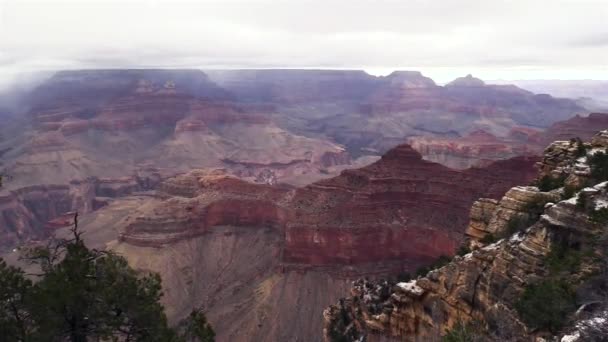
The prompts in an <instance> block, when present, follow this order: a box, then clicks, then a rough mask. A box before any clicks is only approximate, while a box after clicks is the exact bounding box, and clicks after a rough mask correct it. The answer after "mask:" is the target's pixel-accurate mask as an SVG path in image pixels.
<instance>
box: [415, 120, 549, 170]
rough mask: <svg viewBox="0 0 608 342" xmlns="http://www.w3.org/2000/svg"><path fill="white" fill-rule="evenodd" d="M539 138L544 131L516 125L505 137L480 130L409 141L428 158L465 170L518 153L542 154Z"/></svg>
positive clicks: (523, 154) (518, 154)
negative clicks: (459, 134) (462, 134)
mask: <svg viewBox="0 0 608 342" xmlns="http://www.w3.org/2000/svg"><path fill="white" fill-rule="evenodd" d="M540 140H541V131H538V130H534V129H529V128H524V127H514V128H513V129H512V130H511V131H510V132H509V136H508V137H504V138H499V137H497V136H495V135H493V134H490V133H488V132H486V131H483V130H478V131H474V132H471V133H469V134H468V135H466V136H464V137H453V138H449V137H425V136H419V137H412V138H409V139H408V143H409V144H411V145H412V147H413V148H414V149H415V150H416V151H418V152H420V154H422V156H423V157H424V159H426V160H430V161H433V162H436V163H441V164H443V165H446V166H448V167H450V168H454V169H466V168H469V167H473V166H483V165H487V164H489V163H491V162H493V161H497V160H504V159H509V158H513V157H516V156H525V155H539V154H540V153H541V152H542V148H543V147H541V144H540Z"/></svg>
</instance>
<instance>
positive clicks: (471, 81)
mask: <svg viewBox="0 0 608 342" xmlns="http://www.w3.org/2000/svg"><path fill="white" fill-rule="evenodd" d="M485 85H486V84H485V82H484V81H482V80H480V79H479V78H476V77H473V76H472V75H471V74H468V75H466V76H465V77H459V78H457V79H455V80H453V81H452V82H450V83H448V84H447V86H448V87H483V86H485Z"/></svg>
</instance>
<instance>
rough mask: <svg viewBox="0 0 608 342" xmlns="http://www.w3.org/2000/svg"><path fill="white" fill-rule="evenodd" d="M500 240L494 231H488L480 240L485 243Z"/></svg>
mask: <svg viewBox="0 0 608 342" xmlns="http://www.w3.org/2000/svg"><path fill="white" fill-rule="evenodd" d="M496 241H498V238H497V237H496V236H494V234H492V233H488V234H486V235H485V236H484V237H483V238H481V240H479V242H481V243H483V244H486V245H488V244H491V243H494V242H496Z"/></svg>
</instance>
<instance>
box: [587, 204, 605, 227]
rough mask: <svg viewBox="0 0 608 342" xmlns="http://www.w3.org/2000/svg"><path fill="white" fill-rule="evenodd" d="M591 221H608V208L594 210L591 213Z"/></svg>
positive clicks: (600, 222)
mask: <svg viewBox="0 0 608 342" xmlns="http://www.w3.org/2000/svg"><path fill="white" fill-rule="evenodd" d="M589 218H590V219H591V222H593V223H598V224H606V223H608V208H601V209H597V210H593V211H592V212H591V214H590V215H589Z"/></svg>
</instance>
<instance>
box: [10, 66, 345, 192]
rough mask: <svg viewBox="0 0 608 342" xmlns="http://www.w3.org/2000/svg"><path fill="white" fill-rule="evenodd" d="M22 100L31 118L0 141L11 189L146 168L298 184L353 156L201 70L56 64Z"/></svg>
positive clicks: (122, 174) (167, 173) (26, 115)
mask: <svg viewBox="0 0 608 342" xmlns="http://www.w3.org/2000/svg"><path fill="white" fill-rule="evenodd" d="M24 101H26V102H27V103H29V104H30V108H29V110H28V111H27V112H26V113H23V114H22V115H21V116H22V117H23V120H24V121H26V122H24V123H23V124H22V125H21V126H20V129H15V130H12V131H7V132H6V133H5V132H4V131H3V135H4V136H5V138H3V139H1V140H0V151H1V152H2V160H1V163H0V172H2V174H5V175H8V176H10V179H11V181H10V182H7V183H6V184H5V187H8V188H10V189H12V190H15V189H18V188H20V187H25V186H31V185H41V184H68V183H69V182H71V181H73V180H83V179H86V178H87V177H109V178H120V177H125V176H128V175H131V174H134V173H137V172H140V171H142V170H145V169H146V168H149V167H156V168H159V169H161V171H162V173H163V176H165V177H166V176H172V175H175V174H177V173H179V172H184V171H187V170H190V169H192V168H200V167H227V168H232V169H234V171H235V172H238V173H240V174H242V175H243V178H246V179H249V180H252V181H260V182H294V180H295V179H297V178H298V177H299V176H301V175H306V176H307V178H308V179H312V180H318V179H320V178H323V177H327V176H326V175H323V174H322V173H321V172H322V170H323V171H324V172H325V173H327V170H326V168H327V167H328V166H335V165H338V164H340V165H349V164H351V159H350V156H349V155H348V152H347V151H345V149H344V147H342V146H340V145H338V144H336V143H333V142H331V141H328V140H324V139H321V138H318V137H306V136H303V135H298V134H294V133H292V132H290V131H288V130H286V129H284V128H282V127H279V126H278V125H277V124H276V123H275V122H274V121H273V119H272V113H273V112H274V111H275V109H274V105H273V104H272V103H270V104H263V105H258V104H253V103H248V102H244V101H238V100H237V99H236V98H235V97H234V96H233V95H232V94H230V93H229V92H228V91H226V90H224V89H222V88H220V87H219V86H218V85H216V84H215V83H213V82H212V81H210V80H209V79H208V77H207V76H206V75H205V74H204V73H203V72H201V71H197V70H90V71H64V72H58V73H56V74H55V75H54V76H52V77H51V78H50V79H48V80H47V81H46V82H44V83H42V84H41V85H40V86H39V87H38V88H36V89H34V90H33V91H32V92H31V93H30V94H28V95H26V96H25V99H24Z"/></svg>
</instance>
